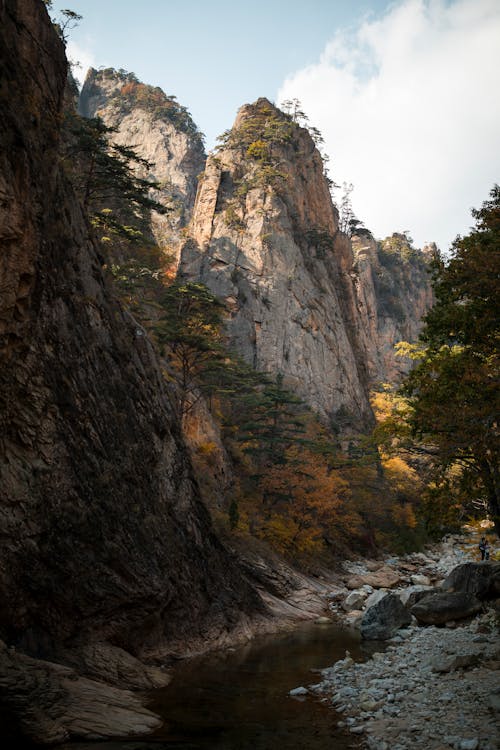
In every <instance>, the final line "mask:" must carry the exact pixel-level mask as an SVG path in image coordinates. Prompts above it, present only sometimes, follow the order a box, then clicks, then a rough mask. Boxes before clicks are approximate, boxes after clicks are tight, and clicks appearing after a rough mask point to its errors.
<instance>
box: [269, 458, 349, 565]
mask: <svg viewBox="0 0 500 750" xmlns="http://www.w3.org/2000/svg"><path fill="white" fill-rule="evenodd" d="M286 458H287V463H286V464H282V465H274V466H272V467H271V468H270V469H269V470H268V471H267V472H266V474H265V476H262V477H261V479H260V482H259V490H260V492H261V495H262V508H261V511H260V513H259V516H260V518H259V523H258V528H257V535H258V536H259V537H260V538H262V539H265V540H267V541H268V542H270V543H271V544H272V545H273V546H274V547H275V548H276V549H277V550H279V551H280V552H282V553H284V554H287V555H289V556H296V555H300V554H303V553H310V552H319V551H321V550H322V548H323V547H324V544H325V538H328V539H330V540H331V539H332V537H333V538H336V537H338V536H339V535H340V536H341V537H343V538H345V536H346V532H348V531H349V530H350V525H351V524H350V523H349V520H351V521H352V518H351V516H350V513H349V508H348V504H349V499H350V492H349V487H348V485H347V482H346V481H345V480H343V479H342V478H341V477H340V475H339V474H338V473H337V472H335V471H332V470H331V469H330V468H329V467H328V464H327V462H326V460H325V459H324V458H323V457H321V456H318V455H316V454H314V453H313V452H312V451H309V450H305V449H303V448H301V447H297V446H295V447H293V448H290V449H288V451H287V456H286Z"/></svg>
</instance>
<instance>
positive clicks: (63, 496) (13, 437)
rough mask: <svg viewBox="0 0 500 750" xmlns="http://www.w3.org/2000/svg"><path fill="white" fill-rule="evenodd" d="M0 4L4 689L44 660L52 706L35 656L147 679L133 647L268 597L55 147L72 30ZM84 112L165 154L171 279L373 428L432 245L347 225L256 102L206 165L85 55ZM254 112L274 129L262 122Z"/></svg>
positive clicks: (258, 355)
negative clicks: (191, 452)
mask: <svg viewBox="0 0 500 750" xmlns="http://www.w3.org/2000/svg"><path fill="white" fill-rule="evenodd" d="M0 21H1V23H0V54H1V57H0V64H1V70H2V77H1V83H0V106H1V110H2V113H3V119H2V121H1V124H0V144H1V147H2V149H1V157H0V158H1V165H0V220H1V221H0V244H1V256H0V291H1V297H0V418H1V433H0V532H1V534H2V538H3V540H4V543H3V545H2V550H1V551H0V597H1V601H2V604H3V606H2V614H1V616H0V637H1V638H2V639H3V641H5V643H6V644H8V645H9V646H10V647H11V650H8V649H7V648H6V647H4V646H3V645H1V644H0V646H1V647H0V693H1V694H2V695H1V696H0V697H2V698H5V695H4V693H5V692H7V693H9V692H11V691H12V685H15V684H16V683H18V684H22V690H21V689H20V690H19V691H17V692H16V691H14V692H13V698H11V699H10V700H11V703H10V705H11V707H14V708H15V709H16V710H17V709H18V708H19V710H20V711H21V712H22V711H23V710H26V708H28V710H30V708H31V701H32V700H33V694H34V693H37V694H38V695H39V694H40V686H39V681H37V680H38V678H31V677H30V678H29V679H28V677H27V676H26V675H27V674H31V671H30V670H32V669H33V670H35V671H36V670H38V672H39V673H40V674H41V675H42V678H43V680H46V681H47V684H49V683H50V690H49V689H47V690H45V692H44V694H45V698H44V701H45V703H44V704H43V706H42V705H38V708H40V709H41V710H42V709H43V711H45V712H46V713H47V715H51V714H50V712H51V710H52V708H53V702H54V701H55V702H57V700H59V699H60V696H61V695H63V696H65V698H64V700H66V699H67V696H68V690H69V689H70V687H71V685H73V687H74V686H75V685H76V684H78V685H81V681H79V680H80V678H78V676H77V674H76V673H68V672H64V669H67V668H66V667H57V668H56V667H54V665H52V666H47V663H46V662H42V661H40V659H50V660H54V661H58V660H59V661H61V662H62V663H64V664H66V665H71V667H74V668H75V669H76V670H77V672H79V673H80V674H84V675H86V676H90V677H92V678H93V679H97V680H99V679H105V680H106V679H107V680H108V681H110V682H114V683H115V684H119V685H120V686H121V687H123V686H127V685H133V686H134V687H140V688H145V687H150V686H152V685H155V684H161V681H162V679H163V678H164V674H163V673H161V674H160V675H158V674H157V673H156V672H154V671H153V672H151V671H148V670H147V669H146V668H144V669H143V665H141V664H140V662H137V660H136V659H135V657H139V659H148V658H161V659H163V658H164V657H165V656H166V655H168V654H175V653H178V652H185V651H186V650H196V649H197V648H206V647H207V645H209V644H219V645H221V644H225V643H229V642H231V640H233V639H235V638H236V637H238V636H245V635H249V634H250V633H251V632H252V627H253V625H252V623H255V622H256V621H260V622H262V620H259V618H260V617H261V616H262V615H264V616H267V615H268V613H269V610H267V609H266V607H265V605H264V603H263V598H261V595H260V593H257V592H256V590H255V588H254V586H253V584H252V583H251V582H250V579H253V580H255V579H256V578H258V577H259V576H258V575H257V576H256V575H255V571H253V570H252V561H250V562H248V561H246V562H244V563H243V564H241V563H240V562H239V561H238V559H237V558H236V556H235V555H234V553H229V552H228V550H227V549H226V548H225V547H224V546H223V544H222V543H221V542H220V540H219V539H218V537H217V535H216V534H215V532H214V530H213V527H212V524H211V521H210V518H209V514H208V512H207V510H206V508H205V506H204V504H203V502H201V493H200V488H199V485H198V483H197V480H196V477H195V476H194V474H193V468H192V465H191V462H190V460H189V457H188V453H187V451H186V447H185V444H184V441H183V437H182V435H181V429H180V424H179V421H178V418H177V417H176V415H175V413H174V410H173V409H172V404H171V400H172V398H173V399H174V400H175V398H176V394H175V386H173V385H172V384H171V383H170V384H168V385H167V384H166V383H165V381H164V379H163V377H162V373H161V366H160V364H159V361H158V357H157V353H156V352H155V350H154V348H153V346H152V345H151V343H150V341H149V339H148V336H147V335H146V331H145V330H144V329H143V328H142V327H141V325H140V324H138V323H137V321H136V320H135V319H134V318H133V317H132V316H131V315H130V314H129V313H127V312H125V311H124V310H123V309H122V307H121V306H120V304H119V303H118V302H117V301H116V297H115V292H114V291H113V289H112V288H111V285H110V283H109V279H108V278H107V277H106V275H105V274H104V273H103V268H102V266H103V261H104V259H103V257H102V256H101V251H100V249H98V248H97V246H96V244H95V242H94V240H93V239H92V236H91V234H92V233H91V230H90V228H89V225H88V219H87V217H86V216H85V214H84V212H83V211H82V208H81V206H80V204H79V202H78V200H77V199H76V198H75V194H74V192H73V190H72V187H71V184H70V183H69V181H68V179H67V175H66V174H65V173H64V170H63V169H62V167H61V164H60V158H59V157H60V145H61V120H62V111H63V106H64V88H65V81H66V73H67V70H66V61H65V57H64V49H63V46H62V44H61V42H60V41H59V40H58V38H57V36H56V35H55V33H54V29H53V28H52V26H51V24H50V21H49V19H48V16H47V13H46V11H45V9H44V7H43V5H42V3H40V2H37V1H36V0H5V1H4V3H3V4H2V5H1V6H0ZM141 87H142V88H141ZM80 111H81V112H82V113H83V114H84V115H85V116H95V115H100V116H102V117H103V118H104V120H105V122H106V123H107V124H108V125H112V126H113V127H116V128H117V132H116V140H117V141H119V142H121V143H123V144H125V145H134V144H136V145H138V146H140V148H139V153H140V155H141V156H143V157H144V158H146V159H148V160H151V161H154V162H155V167H153V168H152V171H151V172H150V173H149V174H148V176H149V177H152V178H154V179H156V180H157V181H159V182H160V183H162V185H161V187H160V190H159V192H158V196H157V197H158V199H159V200H160V202H163V203H164V205H167V206H169V208H170V209H171V210H170V213H169V214H168V215H167V217H166V218H165V217H162V216H154V217H153V234H154V236H155V237H156V240H157V242H158V243H159V244H160V245H161V246H162V247H163V246H168V247H169V248H170V249H173V247H174V245H175V244H177V246H178V247H177V253H178V259H179V261H180V275H181V278H184V279H190V280H194V281H202V282H203V283H205V284H206V285H207V286H208V287H209V288H210V289H212V290H213V291H214V292H215V293H216V294H217V295H219V296H220V297H222V298H223V299H224V300H225V302H226V304H227V306H228V310H229V317H228V320H227V326H228V334H229V338H230V341H231V344H232V346H233V347H234V348H236V349H237V350H238V351H239V352H240V353H241V354H242V355H243V356H244V357H245V359H246V360H247V361H248V362H249V363H251V364H252V365H253V366H254V367H256V368H258V369H261V370H265V371H269V372H271V373H276V372H282V373H283V374H284V375H285V382H286V384H287V386H288V387H290V388H291V389H293V390H294V391H296V392H297V393H298V394H299V395H300V396H301V397H302V398H303V399H304V400H305V401H306V402H307V403H309V404H310V405H311V406H312V407H313V409H314V410H316V411H317V412H318V413H319V414H320V415H321V417H322V418H323V420H324V421H325V422H326V423H327V424H331V425H333V426H335V427H338V428H339V429H340V430H341V435H342V436H345V435H349V434H350V433H351V432H353V431H358V430H359V429H366V428H368V427H369V426H370V425H371V423H372V419H373V417H372V413H371V409H370V405H369V398H368V397H369V389H370V387H371V386H372V385H373V384H374V383H377V382H380V380H384V379H393V378H394V376H395V375H396V374H397V373H396V369H397V367H396V365H395V363H394V361H393V359H392V344H393V343H394V340H395V339H397V338H398V337H399V336H404V337H406V336H407V335H409V336H413V334H414V332H415V331H416V329H417V326H418V323H417V319H418V317H419V315H420V312H422V311H423V310H424V309H425V307H426V305H427V304H428V303H429V301H430V293H429V287H428V284H427V283H426V278H425V269H424V265H425V264H424V263H421V262H420V260H418V261H415V262H414V263H413V262H412V263H410V264H409V265H408V264H407V266H406V267H405V268H403V267H402V266H401V264H400V263H399V260H398V258H397V257H396V258H395V260H394V262H393V264H392V266H391V267H389V266H390V264H389V265H388V264H387V263H386V264H385V265H384V263H382V261H381V255H380V248H379V246H378V245H377V243H375V241H374V240H373V238H371V237H369V238H368V239H367V238H366V237H367V236H365V237H363V238H362V241H361V240H360V242H358V243H357V242H354V244H353V243H351V241H350V239H349V238H348V237H346V236H345V235H343V234H342V233H341V232H339V227H338V216H337V211H336V209H335V208H334V206H333V205H332V203H331V199H330V194H329V189H328V184H327V182H326V180H325V177H324V174H323V164H322V161H321V157H320V155H319V152H318V151H317V149H316V148H315V146H314V143H313V141H312V139H311V137H310V135H309V133H308V132H307V130H305V129H304V128H300V127H299V126H297V125H296V124H295V123H291V122H290V120H289V118H287V117H286V116H285V115H283V113H281V112H280V111H279V110H277V109H276V108H274V107H273V106H272V105H270V103H269V102H267V100H259V101H258V102H256V103H255V104H254V105H245V107H243V108H242V109H241V110H240V113H239V115H238V118H237V121H236V124H235V129H234V132H235V133H238V131H239V130H240V129H241V128H243V129H245V128H248V129H249V132H250V133H251V134H252V140H251V141H250V142H248V143H245V144H244V146H243V147H242V146H241V144H240V145H238V144H237V143H236V144H235V141H234V140H233V141H232V142H231V141H230V140H229V141H228V142H227V143H226V145H225V146H223V148H222V149H221V150H220V151H219V153H217V154H213V155H211V156H210V157H209V158H208V160H207V162H206V164H205V155H204V152H203V145H202V141H201V138H200V134H199V133H198V131H197V129H196V127H195V126H194V124H193V123H192V121H191V120H190V118H189V116H188V115H187V113H186V111H185V110H184V108H182V107H180V105H177V103H175V102H174V100H173V99H172V98H171V97H165V95H164V94H163V93H162V92H160V91H159V90H157V89H151V87H147V86H144V85H143V84H139V82H138V81H137V80H136V79H135V77H134V76H133V75H132V74H126V73H124V72H119V73H118V74H117V73H115V71H111V70H105V71H100V72H97V71H91V72H90V74H89V76H88V77H87V82H86V84H85V88H84V91H83V93H82V97H81V100H80ZM263 114H264V120H266V119H269V120H270V123H271V126H272V128H275V131H274V132H272V133H271V134H270V135H269V137H267V136H266V137H265V138H264V139H262V138H261V137H260V136H259V133H258V128H260V127H261V126H262V124H264V127H267V125H266V123H262V115H263ZM255 118H256V119H257V131H256V130H255ZM254 136H255V137H254ZM276 136H277V137H276ZM266 138H267V141H266ZM203 167H205V170H204V173H203V175H202V176H201V183H200V187H199V189H198V192H197V198H196V204H195V205H194V199H195V193H196V186H197V179H196V178H197V176H198V175H199V173H200V172H201V171H202V170H203ZM190 217H192V221H191V224H190V227H189V230H185V231H184V232H181V230H182V229H183V228H184V227H185V226H186V225H187V223H188V220H189V219H190ZM184 235H187V236H184ZM389 293H390V294H389ZM388 294H389V296H390V297H391V300H392V301H391V305H392V307H391V305H389V306H388V304H387V299H388V296H387V295H388ZM396 309H397V311H398V312H397V315H395V314H394V310H396ZM396 318H397V320H396ZM382 343H383V349H382ZM207 419H208V420H209V415H208V416H207ZM202 479H203V478H202ZM283 570H284V572H283V574H282V577H283V580H282V581H281V584H283V581H284V580H285V579H286V578H287V576H289V573H288V571H286V570H285V569H284V568H283ZM259 574H260V575H261V580H260V584H261V585H260V586H259V590H260V592H261V593H262V590H263V589H264V590H265V589H266V588H268V590H271V591H273V585H274V586H275V585H276V580H275V579H276V576H275V573H274V571H273V570H267V569H265V566H264V568H263V569H262V570H260V571H259ZM273 576H274V580H273ZM269 581H271V583H272V585H271V586H269ZM293 587H294V583H293V580H291V579H288V580H287V581H286V582H285V584H283V585H282V586H281V588H279V586H278V589H279V591H277V589H275V590H274V591H273V593H275V594H276V593H278V594H279V596H283V595H284V594H286V593H287V589H288V590H290V589H292V588H293ZM277 598H278V597H277ZM264 599H265V594H264ZM14 649H17V651H16V650H14ZM132 655H134V656H132ZM31 657H36V659H33V663H31V662H29V659H31ZM27 660H28V661H27ZM68 669H69V668H68ZM120 670H121V672H120ZM141 670H142V671H141ZM131 675H132V676H131ZM30 680H31V682H30ZM68 686H69V687H68ZM85 689H86V687H85V685H83V686H82V690H85ZM93 689H95V690H97V689H98V688H96V687H95V686H94V688H93ZM108 698H109V696H108ZM108 698H106V700H108ZM114 699H116V700H117V701H118V705H119V704H120V701H123V700H124V698H123V696H122V697H120V696H118V697H116V696H115V698H114ZM75 700H76V699H75ZM109 700H110V699H109ZM51 702H52V703H51ZM42 703H43V702H42ZM134 705H135V704H134ZM139 709H140V705H139V704H138V705H136V706H135V708H134V710H139ZM54 715H57V711H55V712H54ZM37 721H38V719H35V721H34V724H35V729H36V728H37V727H38V729H39V730H40V732H41V734H43V731H45V737H46V736H47V732H46V729H45V730H43V731H42V729H40V726H38V725H37ZM145 721H146V720H145ZM147 721H151V719H148V720H147ZM147 721H146V724H147ZM56 724H57V721H56ZM146 724H145V725H144V726H146ZM153 725H154V723H153V724H151V723H150V724H148V725H147V726H148V727H149V728H151V726H153ZM87 729H88V728H87ZM136 729H137V726H136ZM29 731H34V730H33V726H31V727H30V728H29ZM29 731H28V733H29ZM51 731H53V735H52V736H53V738H54V739H61V738H62V737H64V736H65V731H66V729H65V728H64V727H63V728H61V727H60V726H59V724H57V726H55V728H54V727H52V729H51ZM69 731H70V733H71V732H73V733H74V734H76V735H78V731H79V730H74V729H70V730H69ZM82 733H83V734H84V732H81V733H80V734H82Z"/></svg>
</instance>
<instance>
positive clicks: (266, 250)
mask: <svg viewBox="0 0 500 750" xmlns="http://www.w3.org/2000/svg"><path fill="white" fill-rule="evenodd" d="M254 122H257V123H258V124H259V125H258V126H257V127H256V128H254ZM260 126H262V128H263V129H264V130H265V131H266V132H267V133H269V132H270V133H271V135H270V136H269V137H268V140H267V142H266V141H264V140H262V139H261V138H260V135H259V127H260ZM232 133H233V135H232V136H231V137H230V138H229V139H228V142H227V144H226V147H224V148H222V149H221V150H220V152H219V153H218V154H216V155H211V156H209V158H208V160H207V166H206V169H205V175H204V177H203V179H202V181H201V183H200V187H199V191H198V196H197V199H196V204H195V209H194V212H193V219H192V222H191V225H190V238H189V240H187V241H186V242H185V243H184V246H183V248H182V253H181V266H180V272H181V274H183V275H184V276H186V277H188V278H191V279H198V280H200V281H202V282H203V283H205V284H206V285H207V286H208V287H209V288H210V289H211V290H212V291H213V292H215V293H216V294H217V295H219V296H220V297H222V298H224V299H225V300H226V302H227V304H228V306H229V308H230V310H231V317H230V320H229V321H228V332H229V336H230V339H231V343H232V345H233V347H234V348H236V349H237V350H238V351H239V352H240V353H241V354H242V355H243V356H244V357H245V359H246V360H247V361H248V362H250V363H251V364H253V365H254V366H255V367H256V368H258V369H260V370H264V371H269V372H271V373H276V372H282V373H283V374H284V375H285V382H286V384H287V385H288V386H289V387H291V388H293V389H294V390H295V391H296V392H297V393H298V394H299V395H300V396H301V397H303V398H304V399H305V400H306V401H307V402H308V403H309V404H310V405H311V406H312V407H313V408H314V409H315V410H316V411H318V412H319V413H320V414H321V415H322V416H323V418H325V419H330V418H332V419H334V420H335V419H338V418H339V415H342V419H343V421H344V422H345V423H346V424H348V425H349V424H350V425H352V426H354V425H355V426H357V427H359V426H360V425H365V426H366V425H367V424H369V423H370V419H371V414H370V407H369V404H368V398H367V371H366V367H365V362H364V357H363V355H362V352H361V350H360V345H361V342H360V341H359V340H358V337H357V334H356V331H355V329H354V328H353V325H352V323H353V319H354V317H355V316H356V314H357V313H356V309H355V294H354V289H353V285H352V281H351V280H350V279H349V278H346V277H345V272H344V269H343V263H344V262H345V259H344V256H346V255H347V256H348V261H347V262H348V265H352V251H351V249H350V245H349V243H348V242H346V239H345V238H344V237H343V236H342V235H341V234H340V233H339V232H338V217H337V212H336V210H335V209H334V207H333V206H332V202H331V199H330V194H329V189H328V184H327V182H326V179H325V177H324V174H323V164H322V160H321V157H320V155H319V152H318V151H317V149H316V147H315V145H314V143H313V141H312V139H311V136H310V135H309V133H308V132H307V131H306V130H305V129H303V128H300V127H298V126H297V125H295V124H294V123H291V121H290V120H289V119H288V118H286V116H285V115H283V113H281V112H280V111H279V110H277V109H276V108H275V107H273V106H272V105H271V104H270V103H269V102H268V101H267V100H265V99H260V100H258V101H257V102H256V103H255V104H254V105H246V106H244V107H242V108H241V109H240V111H239V113H238V116H237V119H236V122H235V125H234V128H233V131H232ZM249 133H250V137H247V136H248V134H249ZM234 134H235V135H234ZM240 134H243V136H242V138H241V140H239V139H240ZM252 134H253V135H252ZM275 134H277V135H276V136H275ZM252 138H254V140H253V141H252ZM249 141H250V142H249Z"/></svg>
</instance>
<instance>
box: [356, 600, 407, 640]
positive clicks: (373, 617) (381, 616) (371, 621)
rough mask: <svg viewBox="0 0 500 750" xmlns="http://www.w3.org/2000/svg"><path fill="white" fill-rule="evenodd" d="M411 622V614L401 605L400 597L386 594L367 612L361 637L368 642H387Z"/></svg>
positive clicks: (362, 622)
mask: <svg viewBox="0 0 500 750" xmlns="http://www.w3.org/2000/svg"><path fill="white" fill-rule="evenodd" d="M410 622H411V616H410V613H409V612H408V610H407V609H406V607H404V606H403V604H402V603H401V600H400V598H399V596H396V594H386V595H385V596H384V597H383V598H382V599H381V600H380V601H379V602H377V604H374V605H373V607H370V609H368V610H367V611H366V612H365V614H364V616H363V619H362V620H361V637H362V638H365V639H366V640H379V641H385V640H387V639H389V638H391V637H392V636H393V635H394V634H395V633H396V631H397V630H399V628H402V627H404V626H406V625H409V624H410Z"/></svg>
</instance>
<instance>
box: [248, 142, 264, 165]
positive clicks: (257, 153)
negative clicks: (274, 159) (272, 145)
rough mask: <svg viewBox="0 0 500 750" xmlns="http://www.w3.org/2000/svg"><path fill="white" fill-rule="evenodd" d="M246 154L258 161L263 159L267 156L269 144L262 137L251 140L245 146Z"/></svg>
mask: <svg viewBox="0 0 500 750" xmlns="http://www.w3.org/2000/svg"><path fill="white" fill-rule="evenodd" d="M247 156H249V157H250V158H252V159H257V160H258V161H265V160H266V159H268V158H269V144H268V143H266V142H265V141H263V140H262V139H258V140H256V141H253V143H251V144H250V145H249V146H248V148H247Z"/></svg>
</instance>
